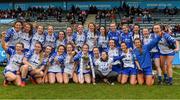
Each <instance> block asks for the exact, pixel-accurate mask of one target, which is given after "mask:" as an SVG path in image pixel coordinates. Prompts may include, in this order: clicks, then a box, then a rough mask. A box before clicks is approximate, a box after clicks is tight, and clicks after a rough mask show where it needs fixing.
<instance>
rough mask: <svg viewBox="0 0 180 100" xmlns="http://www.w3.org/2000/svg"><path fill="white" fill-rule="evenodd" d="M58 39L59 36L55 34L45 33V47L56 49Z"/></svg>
mask: <svg viewBox="0 0 180 100" xmlns="http://www.w3.org/2000/svg"><path fill="white" fill-rule="evenodd" d="M56 39H57V36H56V35H55V33H53V34H52V35H49V34H48V33H45V43H44V47H47V46H51V47H52V48H55V42H56Z"/></svg>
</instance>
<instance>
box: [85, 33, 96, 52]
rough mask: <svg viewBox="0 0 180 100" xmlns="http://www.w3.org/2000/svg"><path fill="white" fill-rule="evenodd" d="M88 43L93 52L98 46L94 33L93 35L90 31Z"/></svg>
mask: <svg viewBox="0 0 180 100" xmlns="http://www.w3.org/2000/svg"><path fill="white" fill-rule="evenodd" d="M86 43H87V44H88V45H89V50H90V51H92V49H93V48H94V47H95V46H96V37H95V35H94V33H91V32H90V31H88V32H87V41H86Z"/></svg>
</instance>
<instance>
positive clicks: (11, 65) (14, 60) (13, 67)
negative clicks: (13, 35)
mask: <svg viewBox="0 0 180 100" xmlns="http://www.w3.org/2000/svg"><path fill="white" fill-rule="evenodd" d="M6 53H7V54H9V56H10V58H9V61H8V64H7V66H6V67H5V70H10V71H18V70H19V68H20V67H21V65H22V63H23V62H22V61H23V57H24V53H22V54H17V53H16V51H15V50H13V49H11V48H8V49H7V50H6Z"/></svg>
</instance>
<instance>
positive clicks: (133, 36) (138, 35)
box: [131, 32, 143, 41]
mask: <svg viewBox="0 0 180 100" xmlns="http://www.w3.org/2000/svg"><path fill="white" fill-rule="evenodd" d="M131 34H132V40H133V41H134V39H136V38H139V39H140V40H142V38H143V35H142V33H140V32H139V33H138V34H135V33H134V32H131Z"/></svg>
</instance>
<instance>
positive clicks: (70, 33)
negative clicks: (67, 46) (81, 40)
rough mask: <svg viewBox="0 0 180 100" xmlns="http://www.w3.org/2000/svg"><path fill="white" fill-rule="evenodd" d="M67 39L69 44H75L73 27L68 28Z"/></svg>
mask: <svg viewBox="0 0 180 100" xmlns="http://www.w3.org/2000/svg"><path fill="white" fill-rule="evenodd" d="M66 39H67V43H72V42H73V29H72V28H71V27H67V28H66Z"/></svg>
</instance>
